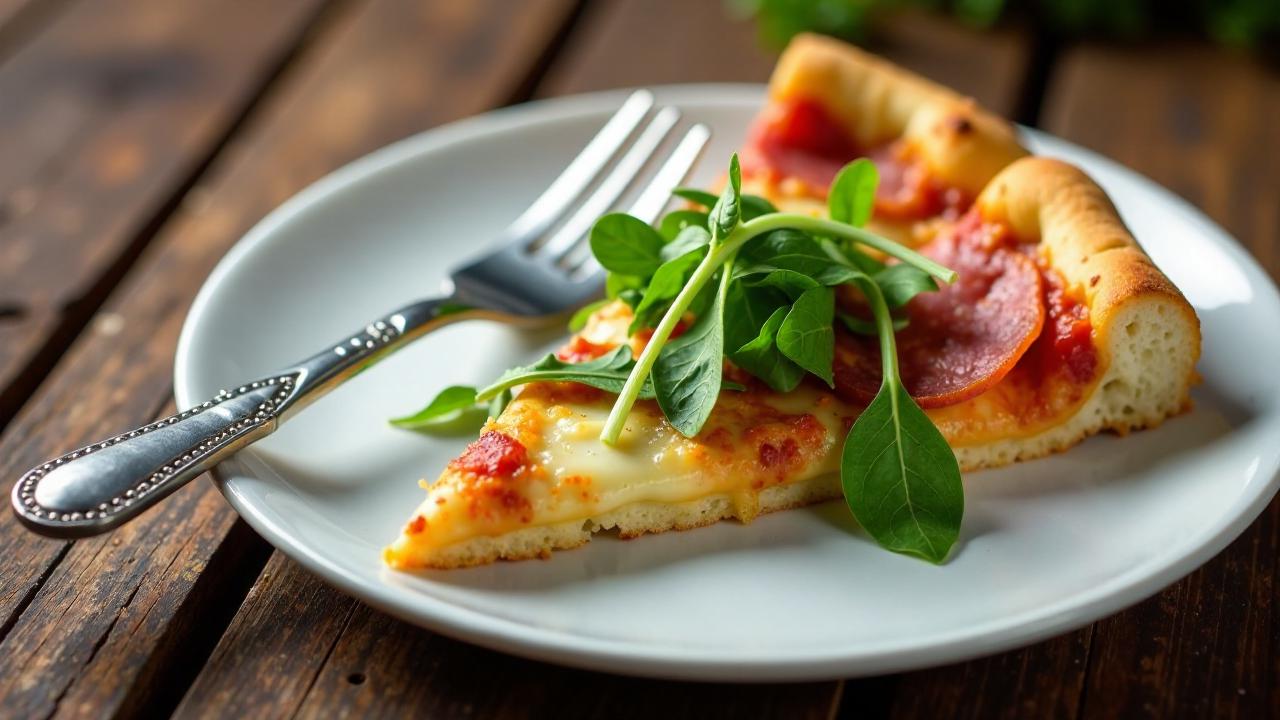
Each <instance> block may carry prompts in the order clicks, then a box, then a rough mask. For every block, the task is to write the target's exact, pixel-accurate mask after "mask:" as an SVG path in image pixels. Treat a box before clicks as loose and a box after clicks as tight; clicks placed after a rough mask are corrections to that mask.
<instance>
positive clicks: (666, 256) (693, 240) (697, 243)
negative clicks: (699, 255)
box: [660, 215, 711, 262]
mask: <svg viewBox="0 0 1280 720" xmlns="http://www.w3.org/2000/svg"><path fill="white" fill-rule="evenodd" d="M706 217H707V216H706V215H703V216H702V218H703V222H702V223H699V224H698V225H689V226H687V227H686V228H685V229H683V230H681V231H680V234H679V235H676V236H675V239H673V240H672V241H671V242H669V243H667V244H666V245H665V246H663V248H662V252H661V253H660V254H661V255H662V259H663V261H665V262H670V261H672V260H675V259H676V258H678V257H680V256H681V255H684V254H685V253H687V252H689V251H690V250H696V249H698V248H700V247H703V246H704V245H709V244H711V234H710V233H708V232H707V229H706V228H705V227H703V225H704V224H705V222H706Z"/></svg>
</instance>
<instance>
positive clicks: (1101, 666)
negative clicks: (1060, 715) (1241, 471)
mask: <svg viewBox="0 0 1280 720" xmlns="http://www.w3.org/2000/svg"><path fill="white" fill-rule="evenodd" d="M1044 118H1045V123H1046V129H1048V130H1050V131H1052V132H1055V133H1058V134H1060V135H1063V136H1064V137H1067V138H1069V139H1071V140H1075V141H1077V142H1080V143H1082V144H1084V145H1087V146H1089V147H1092V148H1094V149H1096V150H1098V151H1100V152H1102V153H1104V154H1107V155H1109V156H1111V157H1113V158H1115V159H1117V160H1119V161H1121V162H1123V163H1125V164H1126V165H1129V166H1130V167H1132V168H1134V169H1135V170H1137V171H1139V172H1141V173H1144V174H1146V175H1148V176H1150V177H1151V178H1153V179H1154V180H1156V181H1157V182H1159V183H1161V184H1163V185H1165V186H1166V187H1168V188H1170V189H1172V190H1174V191H1175V192H1177V193H1179V194H1180V195H1182V196H1183V197H1185V198H1187V199H1188V200H1190V201H1191V202H1192V203H1194V204H1196V205H1198V206H1199V207H1200V208H1202V209H1203V210H1204V211H1205V212H1206V213H1208V214H1209V215H1210V217H1212V218H1213V219H1214V220H1216V221H1218V222H1219V223H1221V224H1222V225H1223V226H1224V227H1225V228H1226V229H1227V230H1228V231H1230V232H1231V233H1233V234H1234V235H1235V236H1236V237H1237V238H1238V239H1239V240H1240V241H1241V242H1243V243H1244V244H1245V246H1246V247H1248V248H1249V249H1250V250H1251V251H1252V252H1253V254H1254V256H1255V257H1257V258H1258V259H1259V261H1261V262H1262V264H1263V265H1264V266H1265V267H1266V268H1267V269H1268V270H1269V271H1270V272H1271V274H1272V276H1273V277H1280V203H1277V202H1276V198H1277V194H1276V193H1277V190H1276V189H1277V188H1280V153H1276V152H1275V147H1276V145H1277V143H1278V142H1280V125H1278V124H1277V118H1280V76H1278V75H1277V73H1276V72H1275V71H1274V70H1271V69H1267V68H1265V67H1263V66H1261V65H1259V64H1256V63H1255V62H1253V61H1251V60H1250V59H1248V58H1246V57H1241V56H1234V55H1232V54H1230V53H1227V52H1225V51H1221V50H1216V49H1211V48H1207V47H1203V46H1198V45H1191V44H1184V43H1170V44H1165V45H1161V46H1156V47H1144V48H1134V49H1120V48H1115V47H1108V46H1101V45H1086V46H1082V47H1079V48H1076V49H1074V50H1072V51H1071V52H1069V53H1067V54H1066V56H1065V57H1063V58H1062V59H1061V60H1060V62H1059V64H1058V66H1057V72H1056V74H1055V78H1054V81H1053V83H1052V84H1051V87H1050V94H1049V97H1048V102H1047V105H1046V112H1045V113H1044ZM1219 350H1220V349H1219ZM1278 549H1280V504H1278V503H1275V502H1273V503H1272V505H1271V507H1270V508H1268V509H1267V510H1266V511H1265V512H1264V513H1263V515H1262V517H1261V518H1260V519H1259V520H1258V521H1257V522H1255V523H1254V524H1253V525H1252V526H1251V527H1250V528H1249V529H1248V530H1246V531H1245V533H1244V535H1242V536H1241V537H1240V538H1239V539H1238V540H1237V541H1235V542H1234V543H1233V544H1232V545H1231V546H1230V547H1228V548H1227V550H1225V551H1224V552H1223V553H1221V554H1220V555H1219V556H1218V557H1216V558H1214V559H1213V560H1212V561H1211V562H1209V563H1208V564H1206V565H1205V566H1204V567H1202V568H1200V569H1199V570H1196V571H1195V572H1193V573H1192V574H1191V575H1189V576H1188V577H1187V578H1186V579H1184V580H1182V581H1180V582H1178V583H1176V584H1175V585H1173V586H1171V587H1169V588H1168V589H1166V590H1164V591H1163V592H1161V593H1160V594H1158V595H1157V596H1156V597H1154V598H1152V599H1151V600H1148V601H1146V602H1144V603H1141V604H1139V605H1137V606H1135V607H1134V608H1132V609H1130V610H1128V611H1126V612H1124V613H1121V614H1119V615H1116V616H1113V617H1111V618H1107V619H1106V620H1103V621H1102V622H1100V623H1098V624H1097V626H1096V627H1095V629H1094V632H1093V638H1092V643H1091V649H1090V657H1089V667H1088V685H1087V688H1086V690H1085V696H1084V701H1083V703H1082V707H1081V714H1082V716H1083V717H1139V716H1147V717H1178V716H1180V717H1207V716H1213V717H1263V716H1265V715H1267V714H1268V713H1274V712H1275V711H1276V709H1277V708H1280V663H1277V660H1276V658H1277V643H1278V642H1280V641H1278V640H1277V638H1280V635H1278V634H1277V632H1278V631H1280V622H1277V617H1276V602H1275V591H1276V590H1275V587H1276V586H1275V578H1276V565H1277V562H1280V553H1278V552H1277V550H1278Z"/></svg>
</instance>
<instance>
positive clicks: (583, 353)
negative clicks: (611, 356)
mask: <svg viewBox="0 0 1280 720" xmlns="http://www.w3.org/2000/svg"><path fill="white" fill-rule="evenodd" d="M610 350H613V347H611V346H609V345H597V344H595V343H593V342H590V341H589V340H586V339H584V338H583V337H582V336H581V335H574V336H573V339H572V340H570V341H569V344H568V345H565V346H564V347H562V348H560V351H559V352H557V353H556V357H558V358H560V359H561V360H563V361H565V362H572V363H580V362H586V361H588V360H595V359H596V358H598V357H600V356H601V355H604V354H606V353H608V352H609V351H610Z"/></svg>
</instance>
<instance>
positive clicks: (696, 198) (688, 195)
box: [671, 187, 719, 210]
mask: <svg viewBox="0 0 1280 720" xmlns="http://www.w3.org/2000/svg"><path fill="white" fill-rule="evenodd" d="M671 194H672V195H675V196H676V197H678V198H682V199H684V200H688V201H689V202H691V203H696V204H698V205H701V206H702V207H705V208H707V209H708V210H709V209H711V208H712V207H714V206H715V204H716V201H717V200H719V198H717V197H716V196H715V194H714V193H709V192H707V191H706V190H699V189H697V188H688V187H678V188H676V189H674V190H672V191H671Z"/></svg>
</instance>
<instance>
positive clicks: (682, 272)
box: [630, 230, 707, 333]
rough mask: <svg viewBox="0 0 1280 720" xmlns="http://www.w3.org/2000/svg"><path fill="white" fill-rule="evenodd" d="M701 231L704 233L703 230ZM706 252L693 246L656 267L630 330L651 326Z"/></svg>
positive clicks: (678, 291) (687, 279)
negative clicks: (656, 269)
mask: <svg viewBox="0 0 1280 720" xmlns="http://www.w3.org/2000/svg"><path fill="white" fill-rule="evenodd" d="M702 232H703V234H705V233H706V231H705V230H703V231H702ZM706 254H707V251H706V249H705V248H702V247H695V248H694V249H692V250H690V251H689V252H687V253H685V254H684V255H681V256H680V257H678V258H674V259H672V260H668V261H667V262H665V263H663V264H662V266H661V267H659V268H658V271H657V272H655V273H654V274H653V277H652V278H650V279H649V287H648V288H646V289H645V291H644V297H642V298H641V299H640V303H639V304H638V305H636V307H635V314H634V317H633V318H632V320H631V329H630V332H632V333H634V332H636V331H637V330H640V329H641V328H646V327H652V326H653V324H654V321H655V320H656V319H657V317H660V316H661V314H662V311H663V310H664V309H665V308H666V307H667V305H669V304H670V303H671V301H672V300H673V299H675V296H676V295H679V294H680V290H681V289H683V288H684V286H685V283H687V282H688V281H689V276H690V275H691V274H692V273H693V270H694V268H696V267H698V263H700V262H702V258H703V256H705V255H706Z"/></svg>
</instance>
